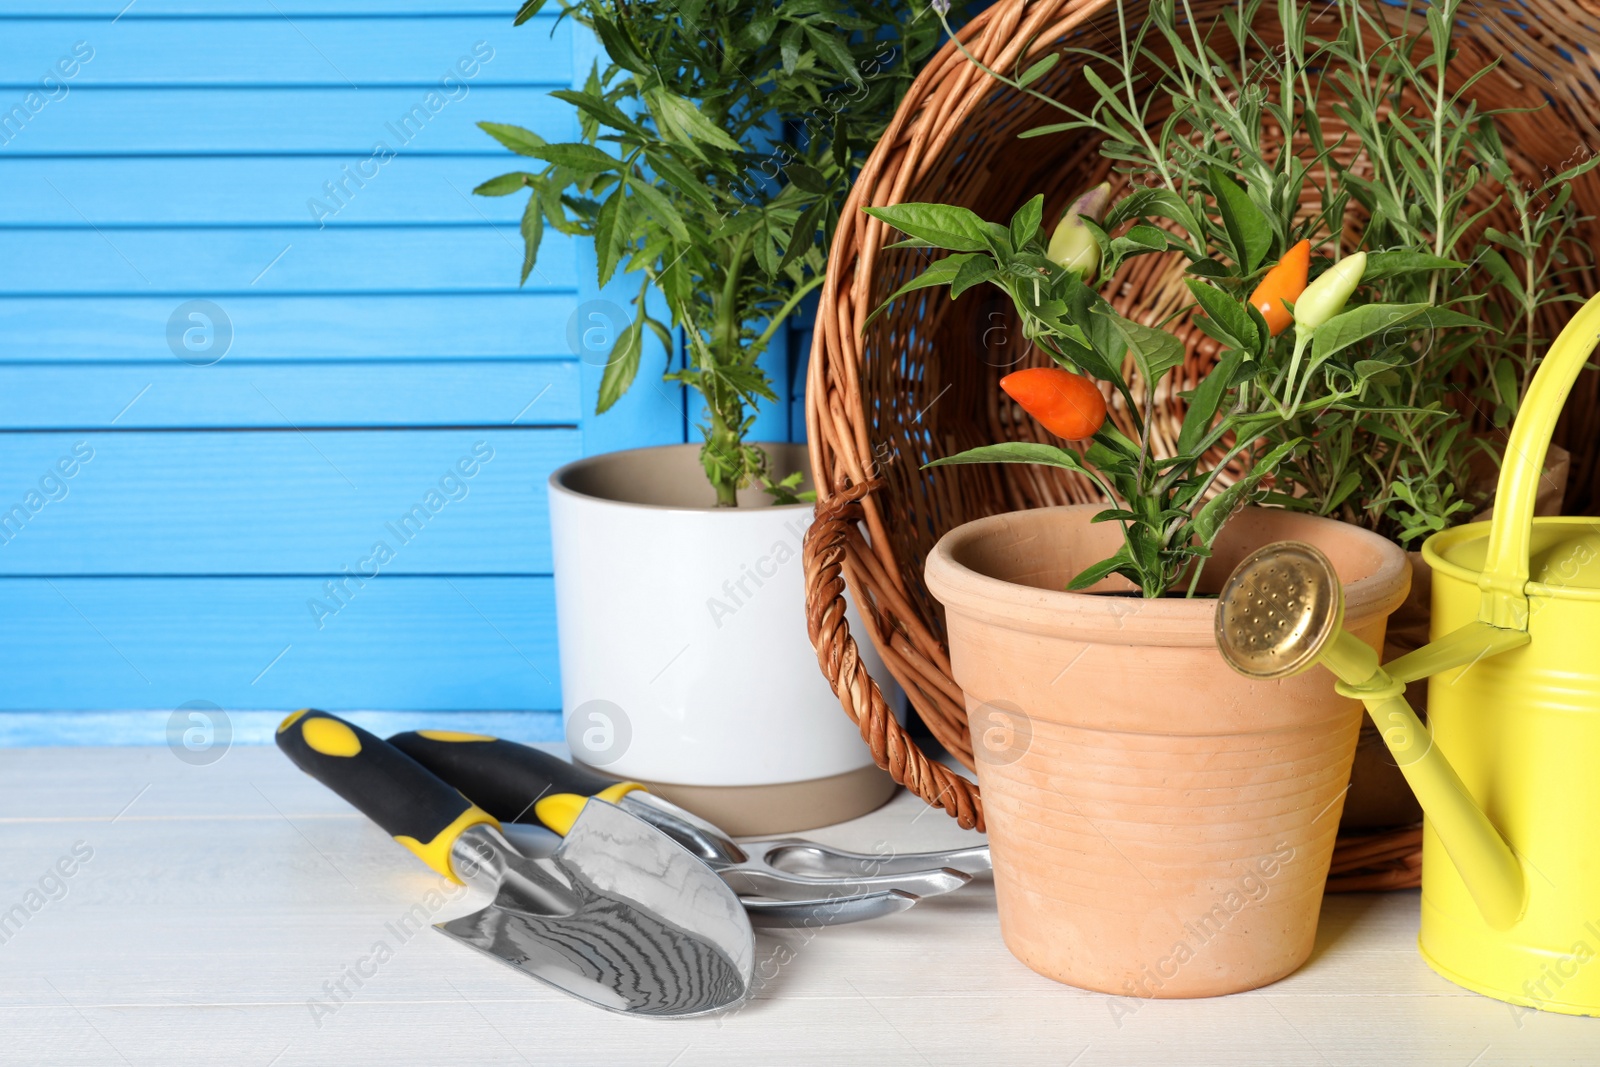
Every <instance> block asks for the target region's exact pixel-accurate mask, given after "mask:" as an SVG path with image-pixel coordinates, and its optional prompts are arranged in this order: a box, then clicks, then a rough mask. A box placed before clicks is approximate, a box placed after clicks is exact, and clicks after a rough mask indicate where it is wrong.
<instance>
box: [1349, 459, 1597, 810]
mask: <svg viewBox="0 0 1600 1067" xmlns="http://www.w3.org/2000/svg"><path fill="white" fill-rule="evenodd" d="M1480 455H1481V453H1480ZM1485 461H1486V466H1485V469H1484V470H1483V471H1482V472H1481V477H1482V479H1483V480H1484V482H1485V483H1486V485H1487V486H1488V487H1490V488H1492V487H1493V485H1494V483H1495V480H1496V475H1497V473H1498V472H1497V470H1496V469H1495V468H1493V466H1492V465H1487V457H1485ZM1571 467H1572V455H1571V453H1569V452H1568V451H1567V450H1566V449H1564V448H1562V447H1561V446H1560V445H1551V446H1550V451H1549V452H1548V453H1546V455H1545V463H1544V477H1543V478H1542V479H1541V480H1540V482H1539V495H1538V497H1537V498H1536V499H1535V501H1534V514H1535V515H1559V514H1561V504H1562V501H1563V500H1564V499H1565V498H1566V495H1567V475H1568V472H1569V471H1570V470H1571ZM1493 517H1494V508H1493V507H1489V508H1486V509H1484V511H1483V512H1482V513H1481V514H1479V515H1477V516H1475V517H1474V519H1473V521H1474V522H1487V521H1488V520H1489V519H1491V518H1493ZM1406 555H1407V557H1409V558H1410V560H1411V591H1410V592H1409V593H1408V594H1406V599H1405V602H1404V603H1403V604H1401V605H1400V606H1399V607H1398V608H1396V609H1395V611H1394V614H1393V615H1391V616H1390V617H1389V630H1388V634H1387V635H1386V637H1385V639H1384V646H1383V660H1384V662H1385V663H1387V662H1389V661H1390V660H1393V659H1399V658H1400V657H1401V656H1403V655H1405V654H1406V653H1407V652H1414V651H1416V650H1417V649H1419V648H1421V647H1422V646H1423V645H1425V644H1427V643H1428V632H1429V627H1430V626H1431V624H1432V622H1433V572H1432V570H1430V569H1429V567H1428V564H1427V562H1426V561H1424V560H1423V558H1422V553H1421V552H1407V553H1406ZM1406 699H1407V700H1409V701H1411V706H1412V707H1413V708H1415V709H1416V710H1417V714H1418V715H1420V716H1422V717H1423V718H1424V720H1426V718H1427V714H1428V680H1427V679H1426V678H1424V679H1422V680H1420V681H1416V682H1412V683H1411V684H1410V685H1408V686H1406ZM1421 819H1422V807H1421V806H1420V805H1419V804H1418V803H1417V798H1416V796H1414V795H1413V794H1412V792H1411V787H1410V786H1408V785H1406V780H1405V777H1404V776H1403V775H1401V773H1400V768H1399V767H1397V766H1395V762H1394V756H1393V755H1391V754H1390V752H1389V747H1388V746H1387V745H1385V744H1384V743H1383V738H1381V737H1379V736H1378V728H1377V727H1376V726H1374V725H1373V724H1372V720H1371V719H1366V720H1363V722H1362V724H1361V738H1360V740H1359V741H1358V742H1357V743H1356V758H1355V765H1354V768H1353V769H1352V771H1351V773H1350V795H1349V796H1347V797H1345V802H1344V815H1343V817H1342V818H1341V819H1340V820H1339V828H1340V829H1342V830H1378V829H1384V828H1387V827H1392V826H1409V825H1410V824H1411V823H1414V822H1419V821H1421Z"/></svg>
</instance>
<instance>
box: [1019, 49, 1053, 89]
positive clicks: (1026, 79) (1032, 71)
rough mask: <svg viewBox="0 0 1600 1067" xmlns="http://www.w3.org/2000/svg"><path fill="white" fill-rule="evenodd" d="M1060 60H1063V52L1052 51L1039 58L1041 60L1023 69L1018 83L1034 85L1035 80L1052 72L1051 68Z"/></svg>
mask: <svg viewBox="0 0 1600 1067" xmlns="http://www.w3.org/2000/svg"><path fill="white" fill-rule="evenodd" d="M1059 62H1061V53H1060V52H1051V53H1050V54H1049V55H1047V56H1045V57H1044V58H1043V59H1041V60H1039V62H1037V63H1035V64H1033V66H1031V67H1029V68H1028V69H1027V70H1025V71H1023V72H1022V75H1021V77H1019V78H1018V79H1017V84H1018V85H1023V86H1027V85H1032V84H1033V83H1034V82H1036V81H1038V80H1039V79H1040V78H1042V77H1044V76H1045V75H1046V74H1048V73H1050V71H1051V69H1052V68H1054V67H1055V65H1056V64H1057V63H1059Z"/></svg>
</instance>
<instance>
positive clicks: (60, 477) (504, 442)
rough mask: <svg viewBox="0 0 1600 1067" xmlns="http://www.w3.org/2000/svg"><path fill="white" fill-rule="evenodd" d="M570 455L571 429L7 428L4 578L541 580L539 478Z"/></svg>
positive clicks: (0, 518) (0, 504)
mask: <svg viewBox="0 0 1600 1067" xmlns="http://www.w3.org/2000/svg"><path fill="white" fill-rule="evenodd" d="M578 446H579V436H578V431H577V430H573V429H510V428H498V429H495V428H489V429H452V430H389V431H371V430H351V431H343V432H341V431H327V430H307V431H303V432H302V431H296V430H293V429H291V428H290V427H289V426H288V425H287V424H286V423H285V424H283V429H282V431H281V432H267V431H232V432H213V431H192V432H171V433H161V432H146V431H129V432H118V431H104V430H101V431H91V432H86V433H83V434H59V433H4V434H0V574H3V575H56V574H139V575H177V574H183V575H189V574H304V575H322V576H326V575H351V574H354V575H358V576H361V575H365V576H368V577H370V576H372V575H375V574H376V575H382V576H388V575H393V574H427V573H465V574H548V573H549V572H550V535H549V518H548V507H547V498H546V493H545V481H546V479H548V477H549V475H550V472H551V471H552V470H554V469H555V468H556V467H558V466H560V465H561V464H563V463H566V462H569V461H571V460H574V459H576V458H578V454H579V453H578ZM360 581H361V579H360V578H358V579H356V585H355V586H353V587H351V588H353V589H356V590H359V589H360ZM369 584H371V583H369ZM301 585H302V586H303V587H304V590H305V594H304V595H305V596H307V597H309V596H314V595H317V590H318V589H320V588H321V587H322V582H321V580H320V579H318V580H312V579H310V578H307V579H306V580H304V581H303V582H302V583H301ZM340 588H341V589H343V588H345V587H343V586H340ZM10 618H11V619H15V618H16V616H15V615H12V616H10Z"/></svg>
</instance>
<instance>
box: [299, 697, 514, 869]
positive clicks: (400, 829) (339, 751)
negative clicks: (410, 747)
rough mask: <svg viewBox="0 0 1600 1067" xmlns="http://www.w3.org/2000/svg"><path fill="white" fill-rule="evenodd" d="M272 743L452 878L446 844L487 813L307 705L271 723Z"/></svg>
mask: <svg viewBox="0 0 1600 1067" xmlns="http://www.w3.org/2000/svg"><path fill="white" fill-rule="evenodd" d="M278 747H279V748H281V749H283V753H284V755H286V756H288V757H289V758H290V759H291V760H293V761H294V765H295V766H296V767H299V768H300V769H301V770H302V771H305V772H306V773H307V774H309V775H311V777H313V778H315V779H316V780H317V781H319V782H321V783H322V784H323V785H325V786H327V787H328V788H329V789H331V790H333V791H334V792H335V793H338V794H339V795H340V796H341V797H344V799H345V800H348V801H349V802H350V803H351V804H353V805H355V807H356V808H357V809H359V810H360V811H361V813H362V814H363V815H365V816H366V817H367V818H369V819H371V820H372V821H373V822H375V823H377V824H378V825H379V826H381V827H383V829H384V832H385V833H387V834H389V836H391V837H393V838H394V839H395V840H396V841H398V842H400V843H401V844H402V845H404V846H406V847H407V848H409V849H410V850H411V851H412V852H415V853H416V854H417V856H418V858H420V859H421V860H422V862H423V863H426V864H427V865H428V866H429V867H432V868H433V869H434V870H436V871H438V872H439V873H440V874H442V875H444V876H445V877H446V878H449V879H451V880H452V881H460V879H458V878H456V875H455V872H454V871H453V870H451V869H450V846H451V845H453V844H455V841H456V838H458V837H460V836H461V832H462V831H463V830H465V829H467V827H469V826H477V825H478V824H480V823H488V824H489V825H491V826H494V827H497V828H498V827H499V825H500V824H499V823H498V822H496V821H495V818H494V816H492V815H490V814H489V813H488V812H486V811H484V810H483V809H482V808H480V807H478V806H477V805H476V804H474V803H473V802H472V801H470V800H468V799H467V798H466V797H464V796H462V795H461V793H460V792H458V791H457V790H455V789H453V788H451V787H450V785H449V784H448V783H446V782H444V781H443V780H441V779H440V778H439V776H438V775H436V774H434V773H433V772H432V771H430V770H428V769H427V768H426V767H424V766H422V765H421V764H419V763H418V762H417V761H416V760H414V759H412V758H411V757H410V756H408V755H406V754H405V753H404V752H402V751H400V750H399V749H398V748H396V747H394V746H393V745H391V744H389V743H388V742H387V741H385V740H383V739H382V738H381V737H378V736H377V735H375V734H371V733H368V732H367V731H366V730H363V729H362V728H361V727H359V726H353V725H351V724H350V723H347V722H345V721H344V720H343V719H341V718H339V717H338V716H336V715H329V714H328V713H327V712H325V711H314V710H312V709H310V708H307V709H305V710H302V711H297V712H295V713H294V714H293V715H290V716H289V717H288V718H286V719H284V720H283V722H281V723H279V724H278Z"/></svg>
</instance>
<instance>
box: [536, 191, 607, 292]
mask: <svg viewBox="0 0 1600 1067" xmlns="http://www.w3.org/2000/svg"><path fill="white" fill-rule="evenodd" d="M612 199H613V200H614V199H616V198H615V197H612ZM521 229H522V280H521V281H519V282H518V283H517V284H518V285H526V284H527V282H528V275H530V274H532V273H533V266H534V263H535V262H536V261H537V260H538V258H539V242H540V241H542V240H544V210H543V208H542V207H541V205H540V203H539V198H538V197H537V196H530V197H528V203H527V206H526V207H524V208H523V209H522V227H521ZM600 284H602V285H604V284H605V282H603V281H602V282H601V283H600Z"/></svg>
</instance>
